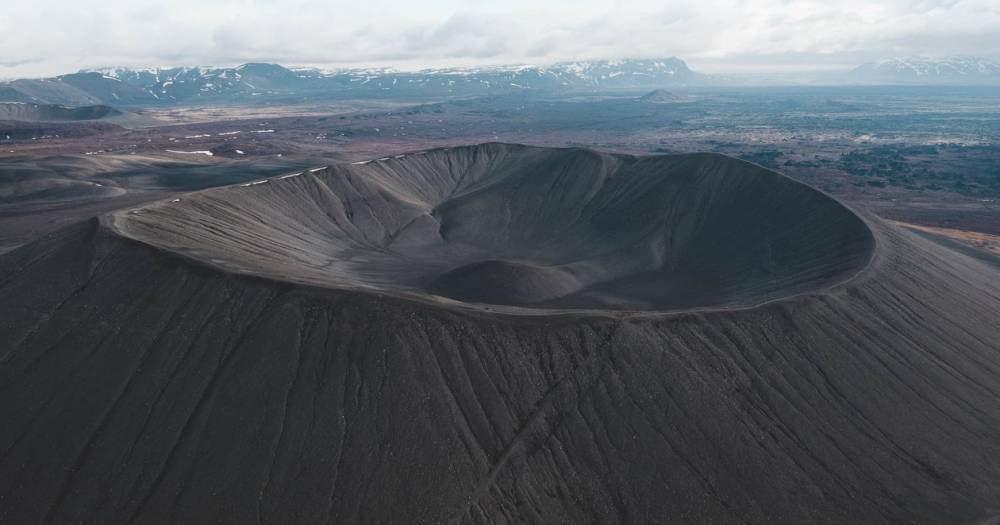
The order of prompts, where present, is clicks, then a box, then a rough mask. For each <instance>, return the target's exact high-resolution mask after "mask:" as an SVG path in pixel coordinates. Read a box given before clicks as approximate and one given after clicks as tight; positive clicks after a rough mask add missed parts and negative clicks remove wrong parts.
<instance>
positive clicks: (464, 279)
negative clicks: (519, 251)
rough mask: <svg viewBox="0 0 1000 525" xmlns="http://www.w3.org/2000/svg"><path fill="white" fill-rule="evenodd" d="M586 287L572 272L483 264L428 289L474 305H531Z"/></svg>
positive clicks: (514, 264) (453, 273)
mask: <svg viewBox="0 0 1000 525" xmlns="http://www.w3.org/2000/svg"><path fill="white" fill-rule="evenodd" d="M581 287H582V285H581V284H580V282H579V281H578V280H577V279H576V278H575V277H573V275H571V274H570V273H569V272H567V271H565V270H560V269H558V268H548V267H544V266H537V265H534V264H528V263H520V262H514V261H480V262H475V263H472V264H467V265H465V266H462V267H459V268H455V269H454V270H451V271H449V272H446V273H445V274H443V275H442V276H441V277H438V278H437V279H435V280H434V282H433V283H432V284H431V285H430V287H429V288H428V290H429V291H430V292H431V293H433V294H435V295H440V296H443V297H449V298H452V299H455V300H458V301H465V302H470V303H488V304H501V305H531V304H538V303H542V302H544V301H550V300H553V299H556V298H559V297H564V296H567V295H569V294H571V293H573V292H575V291H577V290H579V289H580V288H581Z"/></svg>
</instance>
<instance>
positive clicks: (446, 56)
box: [0, 0, 1000, 77]
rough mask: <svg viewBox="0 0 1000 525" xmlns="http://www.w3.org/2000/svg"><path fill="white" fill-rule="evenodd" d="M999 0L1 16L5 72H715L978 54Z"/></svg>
mask: <svg viewBox="0 0 1000 525" xmlns="http://www.w3.org/2000/svg"><path fill="white" fill-rule="evenodd" d="M996 42H1000V4H998V3H997V2H996V1H995V0H882V1H875V2H873V1H862V0H842V1H838V2H833V1H830V0H744V1H738V0H702V1H701V2H698V3H697V4H696V3H694V2H688V1H684V2H679V1H666V2H663V1H658V2H652V1H650V2H647V1H644V0H639V1H632V2H625V1H617V2H609V1H601V2H598V1H595V0H579V1H576V2H568V1H562V0H555V1H549V2H540V1H537V0H536V1H527V0H510V1H507V2H504V3H502V4H499V3H496V2H488V1H485V0H472V1H468V0H467V1H458V0H431V1H429V2H422V3H416V2H409V1H401V0H390V1H377V0H376V1H369V2H358V1H356V0H355V1H351V2H345V1H333V2H331V1H320V0H175V1H172V2H162V1H156V2H152V1H149V0H102V1H99V2H98V1H96V0H78V1H75V2H74V1H70V0H34V1H32V2H10V3H9V5H6V6H5V7H4V9H3V10H2V12H0V49H3V50H4V59H3V61H2V62H0V76H7V77H10V76H26V75H47V74H56V73H62V72H66V71H72V70H76V69H80V68H86V67H98V66H103V65H127V66H139V65H151V66H155V65H213V64H217V65H224V64H236V63H240V62H245V61H251V60H254V61H276V62H282V63H285V64H312V65H398V66H402V67H419V66H425V65H442V64H458V65H468V64H477V63H516V62H536V63H537V62H545V61H552V60H562V59H579V58H620V57H662V56H669V55H677V56H680V57H683V58H685V59H687V60H688V61H689V62H690V63H691V64H692V66H693V67H696V68H697V67H704V68H708V69H715V70H725V69H726V68H738V67H740V66H746V65H747V64H754V67H767V65H768V63H770V61H774V63H775V65H776V66H778V67H782V68H786V67H792V66H794V64H796V63H797V64H800V65H802V66H803V67H812V66H816V65H822V64H827V63H848V62H852V61H859V60H867V59H871V58H877V57H881V56H886V55H899V54H981V53H983V52H984V51H991V52H996V51H992V50H993V49H994V48H995V47H996V46H995V43H996Z"/></svg>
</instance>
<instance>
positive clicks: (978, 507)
mask: <svg viewBox="0 0 1000 525" xmlns="http://www.w3.org/2000/svg"><path fill="white" fill-rule="evenodd" d="M303 176H308V175H303ZM251 188H253V187H251ZM138 215H140V216H141V215H142V214H141V213H140V214H138ZM868 226H869V227H870V231H871V232H872V235H873V241H874V244H873V247H874V249H873V251H872V253H871V254H870V255H871V259H870V261H869V262H868V263H867V264H864V265H862V267H861V268H860V269H858V271H857V272H856V273H854V274H851V275H848V276H846V278H845V279H844V280H841V281H838V282H826V281H824V283H825V284H824V286H822V287H819V288H814V289H802V288H795V291H796V293H795V294H792V295H787V296H782V297H774V298H769V299H767V300H765V301H763V302H761V303H760V304H757V305H756V306H754V305H747V306H745V307H731V306H729V305H725V304H723V305H720V306H717V307H714V308H713V307H704V308H699V309H697V310H693V311H675V312H666V313H656V312H630V311H627V310H606V311H594V310H592V309H586V310H580V311H573V310H571V309H566V308H562V309H553V310H546V309H543V308H519V307H510V306H508V307H505V308H506V310H504V311H503V312H497V311H487V310H486V309H485V308H486V307H485V306H481V305H480V306H476V305H471V306H470V305H463V304H459V303H454V302H449V301H445V300H442V301H437V300H434V299H433V298H431V297H430V296H427V298H423V299H420V298H417V297H416V296H414V295H412V294H411V293H410V292H408V291H405V290H399V291H398V293H397V291H392V290H388V291H387V290H373V289H372V287H371V286H370V285H368V284H365V286H362V287H359V289H358V290H351V289H347V288H346V287H338V286H335V285H333V284H328V283H323V284H324V285H323V286H309V285H307V284H304V282H292V281H293V280H292V279H289V280H277V279H275V278H273V277H271V276H262V275H246V274H243V273H240V272H238V271H235V270H234V269H233V268H232V267H231V266H230V264H231V263H229V262H227V261H223V262H222V263H213V262H211V261H210V260H207V259H205V261H208V262H202V260H199V259H197V258H196V257H194V255H197V254H192V253H190V252H188V253H179V252H177V251H171V250H167V249H165V248H164V247H163V246H154V245H151V244H149V243H148V242H144V241H140V240H137V239H136V238H134V237H129V236H126V235H123V234H122V229H121V227H122V220H121V218H120V217H116V218H113V219H112V218H104V219H102V220H100V221H98V220H94V221H90V222H86V223H82V224H79V225H77V226H74V227H72V228H70V229H67V230H63V231H61V232H59V233H57V234H53V235H50V236H48V237H46V238H44V239H41V240H39V241H37V242H35V243H33V244H31V245H28V246H26V247H23V248H21V249H18V250H15V251H14V252H11V253H8V254H6V255H5V256H3V257H2V258H0V279H2V280H0V341H2V347H0V421H3V424H2V425H0V522H3V523H37V522H52V523H65V522H81V523H121V522H131V523H171V522H172V523H177V522H198V523H203V522H219V523H248V522H267V523H289V522H298V523H326V522H329V523H344V522H404V523H442V522H453V523H510V522H530V523H554V522H601V523H615V522H630V523H634V522H720V523H745V522H749V523H773V522H783V523H804V522H819V523H824V522H826V523H854V522H858V523H887V522H889V523H891V522H920V523H963V522H976V521H978V520H983V519H988V518H990V517H991V516H994V515H996V514H998V513H1000V510H998V508H997V502H998V501H1000V436H998V432H997V428H1000V355H998V344H997V341H998V337H1000V327H998V323H997V321H998V317H1000V279H998V277H1000V273H998V272H997V271H996V270H994V269H991V268H990V267H988V266H986V265H984V264H983V263H981V262H979V261H976V260H973V259H971V258H969V257H966V256H964V255H961V254H957V253H955V252H953V251H950V250H948V249H946V248H944V247H942V246H940V245H937V244H934V243H932V242H930V241H928V240H926V239H923V238H921V237H918V236H916V235H914V234H912V233H909V232H906V231H903V230H900V229H898V228H895V227H893V226H890V225H887V224H885V223H883V222H882V221H879V220H876V219H870V220H868ZM134 234H135V232H132V234H131V235H134ZM190 246H191V247H194V246H195V244H191V245H190ZM205 246H206V249H208V248H207V246H208V245H205ZM262 273H267V272H262Z"/></svg>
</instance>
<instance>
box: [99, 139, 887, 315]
mask: <svg viewBox="0 0 1000 525" xmlns="http://www.w3.org/2000/svg"><path fill="white" fill-rule="evenodd" d="M114 226H115V228H117V229H118V230H119V231H120V232H122V233H124V234H125V235H127V236H129V237H132V238H134V239H137V240H140V241H143V242H146V243H148V244H153V245H156V246H159V247H161V248H165V249H168V250H170V251H173V252H176V253H180V254H183V255H185V256H188V257H191V258H195V259H198V260H201V261H203V262H205V263H208V264H211V265H214V266H217V267H222V268H225V269H227V270H230V271H235V272H240V273H245V274H252V275H258V276H264V277H268V278H277V279H283V280H291V281H296V282H308V283H311V284H315V285H319V286H333V287H339V288H361V289H368V290H372V291H377V292H379V293H393V294H401V295H407V296H411V297H412V296H419V297H424V298H428V299H432V300H437V301H440V300H441V299H440V298H442V297H443V298H447V299H449V300H452V301H461V302H466V303H477V304H478V303H483V304H496V305H509V306H523V307H532V308H555V309H623V310H675V309H684V308H695V307H722V306H740V305H749V304H756V303H759V302H762V301H766V300H770V299H774V298H777V297H782V296H786V295H791V294H795V293H801V292H804V291H809V290H816V289H820V288H823V287H826V286H829V285H831V284H834V283H836V282H839V281H841V280H843V279H845V278H847V277H848V276H850V275H851V274H853V273H854V272H856V271H858V270H859V269H860V268H861V267H862V266H864V265H865V264H866V263H867V261H868V259H869V258H870V256H871V252H872V248H873V243H874V241H873V237H872V234H871V232H870V230H869V229H868V227H867V226H866V225H865V224H864V222H863V221H862V220H860V219H859V218H858V217H857V216H856V215H855V214H854V213H852V212H851V211H850V210H848V209H846V208H845V207H843V206H842V205H841V204H839V203H838V202H837V201H835V200H833V199H832V198H830V197H828V196H826V195H824V194H822V193H820V192H817V191H815V190H813V189H811V188H809V187H808V186H805V185H802V184H800V183H797V182H794V181H792V180H790V179H788V178H786V177H784V176H782V175H780V174H777V173H775V172H772V171H770V170H767V169H764V168H761V167H759V166H756V165H753V164H749V163H746V162H743V161H740V160H737V159H733V158H730V157H725V156H722V155H714V154H686V155H667V156H651V157H633V156H626V155H610V154H603V153H597V152H593V151H587V150H581V149H549V148H534V147H526V146H517V145H508V144H483V145H478V146H469V147H460V148H446V149H437V150H431V151H426V152H419V153H412V154H407V155H400V156H396V157H391V158H384V159H379V160H373V161H368V162H363V163H354V164H339V165H335V166H332V167H330V168H325V169H322V170H313V171H309V172H305V173H303V174H299V175H295V176H287V177H282V178H275V179H271V180H269V181H260V182H258V183H255V184H251V185H242V186H231V187H226V188H218V189H213V190H208V191H204V192H201V193H197V194H192V195H189V196H186V197H184V198H182V199H181V200H180V201H176V202H161V203H157V204H154V205H151V206H148V207H145V208H143V209H140V210H136V211H132V212H129V213H125V212H123V213H119V214H118V215H116V216H115V218H114ZM435 297H436V298H435Z"/></svg>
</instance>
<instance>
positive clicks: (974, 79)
mask: <svg viewBox="0 0 1000 525" xmlns="http://www.w3.org/2000/svg"><path fill="white" fill-rule="evenodd" d="M848 78H849V80H852V81H855V82H865V83H883V84H969V85H975V84H995V83H1000V62H996V61H992V60H988V59H983V58H976V57H940V58H929V57H908V58H888V59H885V60H879V61H877V62H869V63H867V64H862V65H860V66H858V67H857V68H855V69H854V70H853V71H851V73H850V75H849V76H848Z"/></svg>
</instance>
